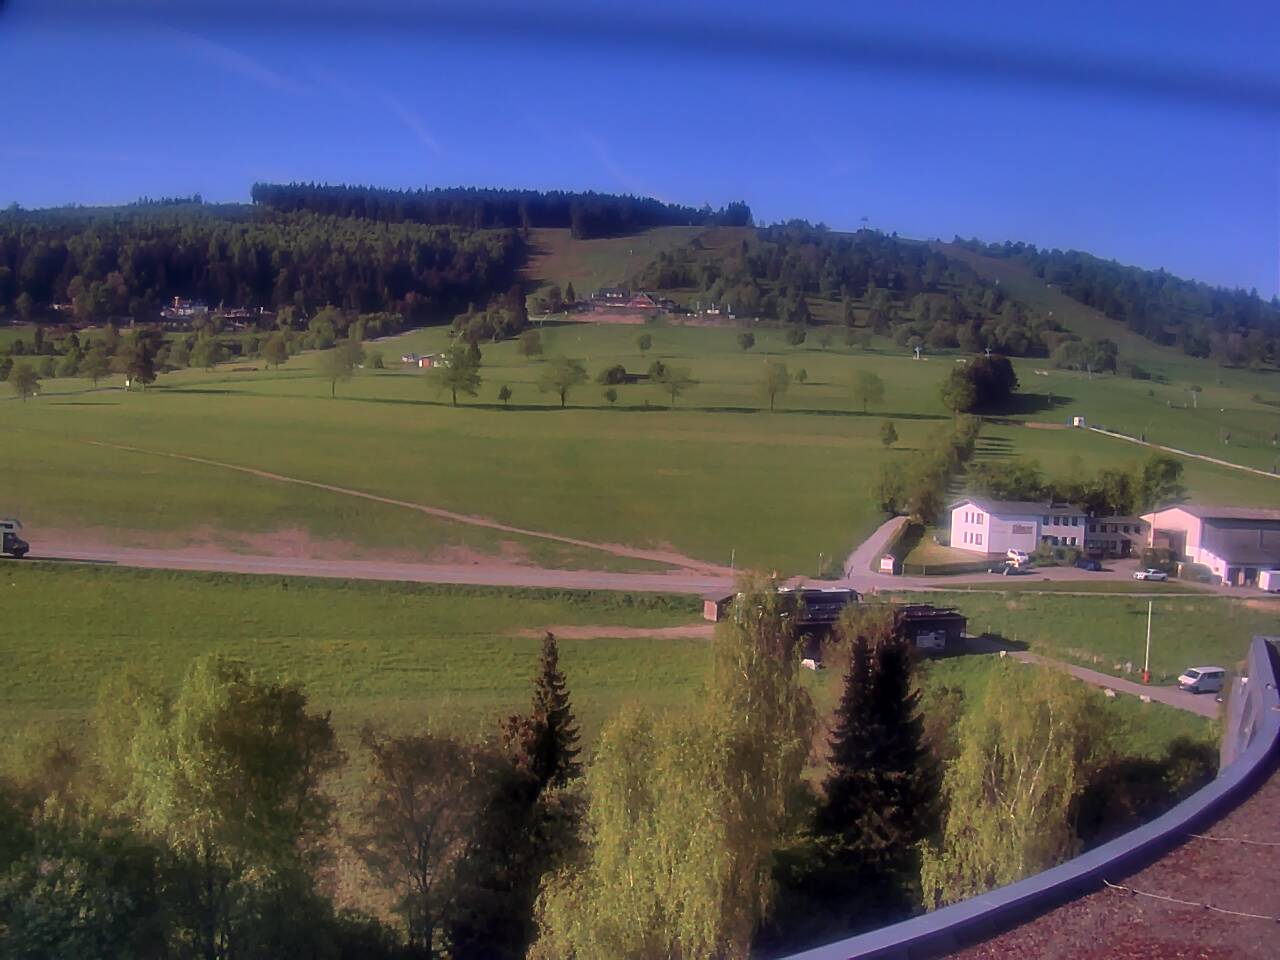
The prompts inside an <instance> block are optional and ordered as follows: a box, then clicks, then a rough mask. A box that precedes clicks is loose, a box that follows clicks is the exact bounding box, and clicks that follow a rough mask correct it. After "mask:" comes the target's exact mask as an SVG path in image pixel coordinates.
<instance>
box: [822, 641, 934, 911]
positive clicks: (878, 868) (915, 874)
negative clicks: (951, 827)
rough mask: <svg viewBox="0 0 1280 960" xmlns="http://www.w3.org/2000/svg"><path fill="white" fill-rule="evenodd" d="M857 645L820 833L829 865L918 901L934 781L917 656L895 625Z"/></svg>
mask: <svg viewBox="0 0 1280 960" xmlns="http://www.w3.org/2000/svg"><path fill="white" fill-rule="evenodd" d="M885 627H886V629H879V630H877V629H874V626H873V628H872V630H871V631H870V632H872V633H873V634H874V635H875V636H874V647H873V646H872V645H871V643H869V641H868V639H867V637H866V635H865V632H860V633H859V634H858V635H857V638H856V639H855V640H854V641H853V644H852V650H851V656H850V660H849V669H848V672H847V673H846V675H845V688H844V694H843V696H842V697H841V701H840V707H839V711H838V713H837V723H836V729H835V731H834V733H833V735H832V738H831V741H830V746H831V752H830V754H829V762H830V767H831V772H830V774H829V775H828V777H827V781H826V784H825V793H826V802H825V804H824V805H823V806H822V808H821V809H820V811H819V816H818V823H817V827H818V830H819V832H820V833H822V834H825V841H826V842H825V844H824V845H825V846H826V847H827V850H828V853H829V854H830V857H831V860H832V863H831V866H832V867H834V868H836V869H838V870H840V871H851V872H853V873H855V874H856V875H858V876H859V877H861V878H862V879H864V880H865V881H866V882H868V883H869V884H871V885H873V886H874V887H876V888H877V889H879V890H881V891H883V894H884V895H886V896H888V895H891V893H892V892H893V891H899V892H901V894H902V896H903V897H904V899H909V898H911V897H913V896H915V895H916V891H917V890H918V885H919V869H920V864H919V842H920V841H921V840H922V839H924V837H925V836H926V835H927V834H928V833H929V832H930V831H931V830H932V829H933V820H934V815H935V803H934V797H935V795H936V792H937V791H936V776H935V772H934V767H933V764H932V762H931V761H930V760H929V758H928V755H927V751H926V749H925V746H924V735H923V722H922V720H921V718H920V715H919V701H920V694H919V692H918V691H916V690H913V689H912V686H911V670H912V654H911V649H910V646H909V644H908V641H907V640H906V639H905V637H904V636H903V634H902V631H901V630H900V629H899V625H898V624H897V623H896V622H891V623H888V624H885Z"/></svg>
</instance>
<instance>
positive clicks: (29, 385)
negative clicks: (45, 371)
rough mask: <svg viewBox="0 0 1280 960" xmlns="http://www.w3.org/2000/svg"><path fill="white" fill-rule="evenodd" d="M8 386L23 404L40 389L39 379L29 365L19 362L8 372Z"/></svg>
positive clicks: (23, 361)
mask: <svg viewBox="0 0 1280 960" xmlns="http://www.w3.org/2000/svg"><path fill="white" fill-rule="evenodd" d="M9 386H10V387H12V388H13V392H14V393H15V394H16V395H17V396H19V397H21V398H22V400H23V401H24V402H25V401H26V399H27V398H28V397H33V396H35V394H36V391H38V390H39V389H40V378H39V377H38V376H37V375H36V371H35V368H34V367H32V366H31V364H29V363H27V362H26V361H25V360H21V361H19V362H18V363H15V364H14V365H13V369H11V370H10V371H9Z"/></svg>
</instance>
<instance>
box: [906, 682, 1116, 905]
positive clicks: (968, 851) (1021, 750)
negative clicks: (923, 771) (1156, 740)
mask: <svg viewBox="0 0 1280 960" xmlns="http://www.w3.org/2000/svg"><path fill="white" fill-rule="evenodd" d="M1098 699H1099V694H1097V693H1095V692H1094V691H1092V690H1090V689H1089V688H1087V687H1086V686H1085V685H1084V684H1082V683H1080V682H1079V681H1078V680H1076V679H1074V678H1073V677H1070V676H1068V675H1067V674H1066V673H1065V672H1064V671H1060V670H1054V669H1050V668H1047V667H1039V666H1028V665H1025V664H1019V663H1012V662H1009V661H1004V660H1001V661H998V662H997V664H996V666H995V669H994V670H992V672H991V675H990V677H989V678H988V680H987V688H986V693H985V695H984V697H983V701H982V704H981V705H980V706H979V707H978V708H977V709H974V710H971V711H970V712H969V713H968V715H967V716H966V718H965V720H964V723H963V725H962V729H961V748H960V754H959V756H958V757H957V758H956V760H955V761H954V762H953V763H952V764H951V765H950V766H948V768H947V772H946V775H945V777H944V780H943V798H944V802H945V806H946V810H947V812H946V816H945V819H944V822H943V828H942V834H941V839H940V841H939V843H938V844H937V845H930V846H929V847H928V848H927V849H926V851H925V856H924V867H923V872H922V880H923V884H924V896H925V902H926V905H928V906H934V905H937V904H939V903H953V902H955V901H957V900H962V899H964V898H966V897H971V896H975V895H977V894H980V893H984V892H986V891H987V890H990V889H992V888H994V887H998V886H1002V885H1004V884H1008V883H1012V882H1014V881H1016V880H1021V879H1022V878H1023V877H1025V876H1028V875H1030V874H1032V873H1036V872H1038V871H1041V870H1045V869H1047V868H1048V867H1051V866H1053V865H1054V864H1056V863H1059V862H1061V861H1062V860H1065V859H1066V858H1067V857H1070V856H1071V855H1072V854H1074V853H1075V852H1076V850H1077V849H1078V846H1079V845H1078V840H1077V835H1076V829H1075V823H1074V821H1073V816H1074V813H1075V801H1076V798H1077V797H1078V796H1079V795H1080V792H1081V791H1082V790H1083V789H1084V787H1085V785H1086V783H1087V782H1088V779H1089V775H1090V773H1091V771H1092V768H1093V766H1094V765H1095V764H1096V763H1097V762H1098V760H1099V758H1100V757H1101V756H1103V755H1104V753H1105V750H1106V731H1105V726H1104V725H1105V722H1106V718H1105V715H1104V713H1103V711H1102V710H1100V709H1099V704H1098V702H1097V701H1098Z"/></svg>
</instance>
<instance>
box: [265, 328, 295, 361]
mask: <svg viewBox="0 0 1280 960" xmlns="http://www.w3.org/2000/svg"><path fill="white" fill-rule="evenodd" d="M262 359H263V360H265V361H266V363H267V366H268V367H275V368H276V369H277V370H278V369H280V366H281V365H282V364H285V363H288V362H289V344H288V343H286V342H285V339H284V335H283V334H279V333H277V334H275V335H274V336H272V337H271V338H270V339H268V340H267V343H266V345H265V346H264V347H263V348H262Z"/></svg>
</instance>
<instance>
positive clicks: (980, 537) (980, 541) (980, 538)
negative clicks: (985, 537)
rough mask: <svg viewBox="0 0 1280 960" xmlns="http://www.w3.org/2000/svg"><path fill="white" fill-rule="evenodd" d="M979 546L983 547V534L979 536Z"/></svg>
mask: <svg viewBox="0 0 1280 960" xmlns="http://www.w3.org/2000/svg"><path fill="white" fill-rule="evenodd" d="M978 546H982V534H978Z"/></svg>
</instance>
